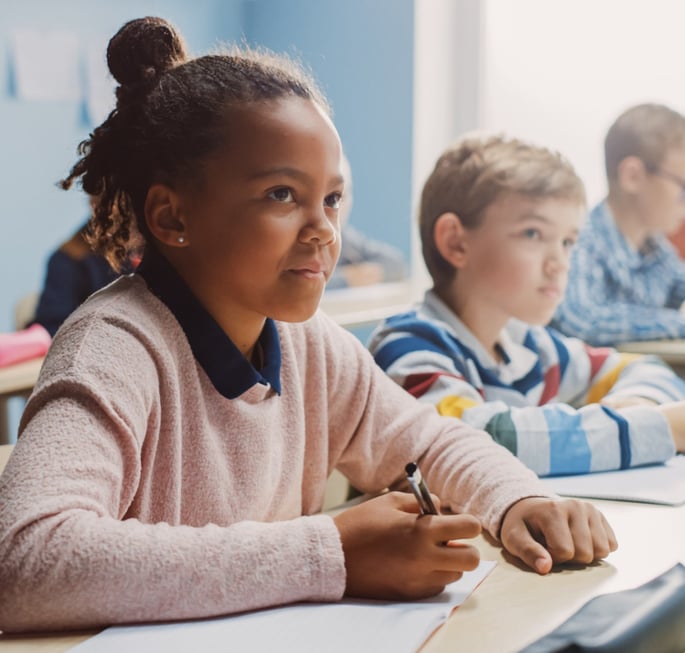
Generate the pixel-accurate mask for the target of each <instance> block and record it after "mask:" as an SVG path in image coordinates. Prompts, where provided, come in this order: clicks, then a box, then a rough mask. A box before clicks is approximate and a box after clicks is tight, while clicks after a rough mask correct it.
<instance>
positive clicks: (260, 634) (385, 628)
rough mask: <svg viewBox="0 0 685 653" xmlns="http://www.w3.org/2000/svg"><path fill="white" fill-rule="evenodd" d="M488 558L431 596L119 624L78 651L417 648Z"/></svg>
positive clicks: (400, 652) (486, 567)
mask: <svg viewBox="0 0 685 653" xmlns="http://www.w3.org/2000/svg"><path fill="white" fill-rule="evenodd" d="M495 564H496V563H495V562H492V561H482V562H481V563H480V565H479V566H478V568H477V569H475V570H474V571H470V572H466V573H465V574H464V575H463V576H462V578H461V579H460V580H458V581H457V582H456V583H452V584H451V585H448V586H447V588H446V589H445V591H444V592H443V593H442V594H440V595H439V596H436V597H433V598H431V599H426V600H424V601H416V602H406V603H397V602H393V603H387V602H384V601H353V600H343V601H340V602H337V603H298V604H296V605H289V606H285V607H282V608H273V609H270V610H259V611H256V612H250V613H245V614H240V615H233V616H229V617H223V618H217V619H203V620H199V621H188V622H175V623H166V624H153V625H140V626H116V627H112V628H108V629H107V630H104V631H103V632H101V633H100V634H98V635H96V636H95V637H93V638H91V639H89V640H87V641H86V642H83V643H82V644H79V645H78V646H75V647H74V648H72V649H71V651H72V652H73V653H120V652H121V651H126V653H148V652H149V651H164V652H165V653H187V651H202V653H214V652H216V653H219V652H222V653H223V652H225V651H251V653H261V652H264V653H266V652H267V651H268V652H269V653H272V652H273V651H298V653H321V651H326V653H350V651H355V652H357V653H367V652H368V653H414V652H415V651H417V650H418V649H419V648H420V647H421V646H422V645H423V643H424V642H425V641H426V640H427V639H428V638H429V637H430V636H431V634H432V633H433V631H435V629H436V628H438V627H439V626H440V625H442V624H443V623H444V622H445V620H446V619H447V618H448V617H449V615H450V614H451V612H452V611H453V610H454V609H455V608H456V607H458V606H459V605H461V604H462V603H463V602H464V601H465V600H466V598H467V597H468V596H469V595H470V594H471V592H473V590H474V589H475V588H476V587H477V586H478V585H479V584H480V583H481V582H482V581H483V579H484V578H485V577H486V576H487V575H488V574H489V573H490V572H491V571H492V569H493V568H494V566H495Z"/></svg>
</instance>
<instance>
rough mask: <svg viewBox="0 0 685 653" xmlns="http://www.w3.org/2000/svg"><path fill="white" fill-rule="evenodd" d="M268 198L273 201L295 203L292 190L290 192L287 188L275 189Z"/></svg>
mask: <svg viewBox="0 0 685 653" xmlns="http://www.w3.org/2000/svg"><path fill="white" fill-rule="evenodd" d="M267 197H270V198H271V199H272V200H276V201H277V202H292V201H294V198H293V192H292V190H290V188H286V187H285V186H284V187H283V188H275V189H274V190H272V191H271V192H270V193H269V194H268V195H267Z"/></svg>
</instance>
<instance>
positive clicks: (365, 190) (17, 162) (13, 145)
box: [0, 0, 413, 331]
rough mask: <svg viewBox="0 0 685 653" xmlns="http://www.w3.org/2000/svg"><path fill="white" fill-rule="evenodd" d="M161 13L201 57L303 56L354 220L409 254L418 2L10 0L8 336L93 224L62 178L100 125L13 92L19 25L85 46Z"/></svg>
mask: <svg viewBox="0 0 685 653" xmlns="http://www.w3.org/2000/svg"><path fill="white" fill-rule="evenodd" d="M148 14H149V15H159V16H163V17H164V18H167V19H169V20H170V21H171V22H173V23H174V24H175V25H177V26H178V28H179V29H180V31H181V32H182V33H183V35H184V36H185V39H186V41H187V44H188V47H189V49H190V50H191V52H193V53H196V54H201V53H204V52H206V51H207V50H209V49H212V48H213V47H215V46H217V45H219V44H220V43H221V42H230V41H235V40H240V39H242V38H246V39H247V40H248V41H249V42H251V43H253V44H261V45H265V46H267V47H269V48H271V49H273V50H285V51H288V52H290V53H298V54H299V56H300V58H301V59H302V60H303V61H304V62H305V63H306V64H308V65H309V66H310V67H311V68H312V71H313V72H314V74H315V76H316V77H317V79H318V80H319V82H320V83H321V85H322V87H323V88H324V90H325V92H326V93H327V95H328V96H329V98H330V100H331V102H332V104H333V109H334V119H335V121H336V124H337V126H338V129H339V131H340V134H341V137H342V139H343V143H344V145H345V147H346V149H347V152H348V155H349V158H350V161H351V163H352V169H353V175H354V179H355V192H354V195H355V203H354V208H353V211H352V216H351V222H352V223H353V224H355V225H356V226H357V227H359V228H361V229H362V230H363V231H365V232H366V233H367V234H369V235H370V236H372V237H375V238H379V239H383V240H386V241H388V242H390V243H392V244H394V245H397V246H398V247H400V248H401V249H402V250H403V251H404V252H405V253H406V254H407V256H408V255H409V251H410V228H409V224H410V220H411V206H410V190H411V142H412V131H411V125H412V88H413V79H412V60H413V0H374V2H368V1H366V0H193V2H188V0H117V2H107V1H105V0H61V1H60V2H54V0H24V2H21V3H20V2H16V3H14V2H5V1H4V0H3V1H2V2H0V135H1V138H0V221H1V224H2V231H1V232H0V233H1V237H0V331H8V330H11V329H12V328H13V310H14V305H15V303H16V302H17V300H18V299H19V298H20V297H22V296H23V295H25V294H26V293H28V292H31V291H34V290H38V289H40V287H41V284H42V279H43V274H44V268H45V261H46V258H47V255H48V254H49V252H50V251H51V250H52V249H53V248H54V247H55V246H56V245H57V244H58V243H59V242H61V241H62V240H63V239H64V238H66V237H67V236H69V235H70V234H71V232H72V231H73V230H74V229H76V227H77V226H78V225H79V224H80V223H81V221H82V220H83V219H84V217H85V215H86V212H87V206H86V200H85V198H84V196H83V194H82V193H81V192H80V191H78V190H72V191H70V192H66V193H65V192H64V191H61V190H59V189H57V188H56V186H55V183H56V182H57V181H58V180H59V179H60V178H62V177H63V176H65V175H66V174H67V172H68V170H69V168H70V166H71V165H72V164H73V162H74V161H75V158H76V146H77V144H78V143H79V142H80V141H81V140H83V139H84V138H85V137H86V136H87V134H88V131H89V130H90V129H92V125H87V124H86V123H85V122H84V117H83V103H82V102H76V101H65V102H54V101H52V102H28V101H23V100H18V99H17V98H16V96H13V95H12V94H11V90H12V82H13V80H12V76H11V75H10V70H11V61H10V58H9V46H10V37H11V34H12V31H13V30H15V29H22V28H23V29H26V28H28V29H37V30H68V31H71V32H73V33H75V34H76V35H77V37H78V38H79V40H80V41H82V42H83V43H86V42H87V41H88V40H90V39H92V38H93V37H102V38H103V39H106V38H109V37H110V36H111V35H112V34H113V33H114V32H115V31H116V30H117V29H118V28H119V27H120V26H121V24H123V23H124V22H125V21H127V20H129V19H131V18H135V17H139V16H143V15H148Z"/></svg>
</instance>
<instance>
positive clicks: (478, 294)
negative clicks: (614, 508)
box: [370, 136, 685, 475]
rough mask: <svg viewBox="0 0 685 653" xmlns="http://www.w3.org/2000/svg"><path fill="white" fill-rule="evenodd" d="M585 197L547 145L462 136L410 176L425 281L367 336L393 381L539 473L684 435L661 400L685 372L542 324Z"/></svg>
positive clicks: (652, 456)
mask: <svg viewBox="0 0 685 653" xmlns="http://www.w3.org/2000/svg"><path fill="white" fill-rule="evenodd" d="M584 211H585V193H584V189H583V184H582V183H581V181H580V179H579V178H578V176H577V175H576V173H575V172H574V170H573V168H572V167H571V165H570V164H569V163H568V162H567V161H566V160H565V159H564V158H563V157H562V156H560V155H559V154H557V153H555V152H551V151H549V150H547V149H544V148H541V147H536V146H534V145H531V144H528V143H525V142H522V141H519V140H516V139H509V138H504V137H501V136H490V137H488V136H467V137H466V138H464V139H462V140H461V141H460V142H459V143H457V144H456V145H455V146H454V147H452V148H450V149H448V150H447V151H446V152H445V153H444V154H443V155H442V156H441V157H440V158H439V160H438V162H437V164H436V166H435V169H434V170H433V172H432V174H431V175H430V177H429V179H428V181H427V182H426V184H425V186H424V189H423V195H422V201H421V210H420V230H421V240H422V246H423V256H424V259H425V262H426V265H427V267H428V270H429V272H430V274H431V276H432V279H433V284H434V285H433V288H432V289H431V290H429V291H428V292H427V293H426V295H425V298H424V299H423V301H422V302H420V303H419V304H418V305H417V306H416V307H415V308H414V309H413V310H411V311H410V312H408V313H405V314H403V315H397V316H394V317H392V318H390V319H388V320H386V322H385V323H384V324H382V325H381V326H380V327H379V328H378V329H377V330H376V331H375V332H374V334H373V335H372V338H371V341H370V349H371V351H372V353H373V354H374V357H375V359H376V362H377V363H378V364H379V365H380V366H381V367H382V368H383V369H384V370H386V372H387V373H388V374H389V375H390V376H391V377H392V378H393V379H394V380H395V381H396V382H397V383H399V384H400V385H402V386H403V387H404V388H405V389H407V390H408V391H409V392H411V393H412V394H414V395H415V396H416V397H418V398H419V399H421V400H422V401H425V402H428V403H431V404H433V405H435V406H436V408H437V410H438V411H439V412H440V413H441V414H442V415H448V416H454V417H460V418H461V419H462V420H464V421H466V422H468V423H470V424H472V425H474V426H477V427H478V428H483V429H485V430H486V431H488V432H489V433H490V435H491V436H492V437H493V439H495V440H496V441H498V442H499V443H500V444H502V445H504V446H506V447H507V448H508V449H510V450H511V451H512V452H513V453H515V454H516V455H517V456H519V458H521V459H522V460H523V462H524V463H526V464H527V465H528V466H529V467H531V468H532V469H533V470H534V471H536V472H537V473H538V474H540V475H553V474H568V473H584V472H591V471H600V470H609V469H621V468H625V467H630V466H634V465H642V464H647V463H654V462H659V461H663V460H666V459H668V458H669V457H671V456H672V455H673V454H674V453H675V451H676V449H678V450H680V451H682V450H683V449H685V429H683V427H682V425H681V424H680V422H681V421H682V417H681V414H682V413H683V412H684V408H683V404H681V403H670V402H678V401H679V400H682V399H684V398H685V384H684V383H683V381H681V380H680V379H679V378H678V377H677V376H676V375H675V374H674V373H673V372H672V371H671V370H670V369H668V368H667V367H665V366H664V365H663V364H661V363H660V362H659V361H657V360H655V359H650V358H646V357H630V356H628V355H625V354H619V353H618V352H617V351H615V350H614V349H609V348H602V349H596V348H592V347H590V346H588V345H586V344H585V343H584V342H582V341H581V340H579V339H575V338H566V337H563V336H561V334H559V333H558V332H556V331H554V330H552V329H550V328H547V327H546V326H545V325H546V324H547V323H548V321H549V319H550V318H551V316H552V314H553V313H554V310H555V309H556V307H557V305H558V303H559V301H560V300H561V298H562V296H563V293H564V290H565V287H566V280H567V272H568V260H569V255H570V252H571V249H572V246H573V245H574V243H575V240H576V238H577V234H578V232H579V230H580V228H581V225H582V222H583V217H584ZM598 402H601V403H598ZM659 404H663V406H660V405H659Z"/></svg>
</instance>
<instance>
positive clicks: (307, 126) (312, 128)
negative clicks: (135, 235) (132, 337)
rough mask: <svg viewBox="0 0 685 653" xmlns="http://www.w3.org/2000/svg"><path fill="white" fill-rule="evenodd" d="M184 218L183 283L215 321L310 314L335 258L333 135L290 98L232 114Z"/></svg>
mask: <svg viewBox="0 0 685 653" xmlns="http://www.w3.org/2000/svg"><path fill="white" fill-rule="evenodd" d="M226 130H227V131H226V137H225V142H226V143H227V147H225V148H223V149H222V150H221V151H219V152H218V153H217V155H216V156H215V157H214V158H213V159H211V160H209V161H207V162H206V165H205V169H204V181H203V183H202V184H201V185H200V187H198V188H191V189H186V190H184V191H181V192H180V197H181V204H182V208H183V212H184V215H185V216H187V240H188V246H187V247H186V249H185V252H184V255H185V257H186V258H185V259H184V260H183V261H182V262H181V265H182V270H181V272H182V275H183V277H184V278H185V280H186V282H187V283H188V285H189V286H190V287H191V288H192V290H193V292H194V293H195V294H196V295H197V297H198V298H199V299H200V301H201V302H202V304H203V305H204V306H205V308H206V309H207V310H208V311H209V312H210V313H211V314H212V315H213V316H214V318H215V319H217V320H218V321H219V322H220V323H227V322H228V323H231V322H233V323H235V322H238V323H240V324H245V323H250V324H253V323H255V322H257V323H258V322H259V320H262V319H263V318H264V317H265V316H266V317H272V318H274V319H279V320H284V321H293V322H297V321H302V320H305V319H307V318H309V317H311V315H312V314H313V313H314V311H315V310H316V308H317V306H318V304H319V300H320V298H321V295H322V293H323V291H324V287H325V285H326V281H327V280H328V278H329V277H330V275H331V273H332V272H333V268H334V267H335V264H336V262H337V259H338V255H339V253H340V234H339V224H338V204H339V202H340V197H341V195H342V191H343V180H342V176H341V164H340V157H341V147H340V140H339V138H338V135H337V132H336V130H335V128H334V127H333V125H332V123H331V122H330V120H329V119H328V117H327V116H325V115H324V113H323V112H322V111H321V110H320V109H319V107H318V106H317V105H316V104H315V103H313V102H311V101H308V100H305V99H302V98H299V97H288V98H282V99H279V100H276V101H274V102H269V103H265V104H259V105H253V106H249V107H245V108H241V109H235V110H232V111H231V112H230V113H229V114H228V115H227V118H226Z"/></svg>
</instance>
